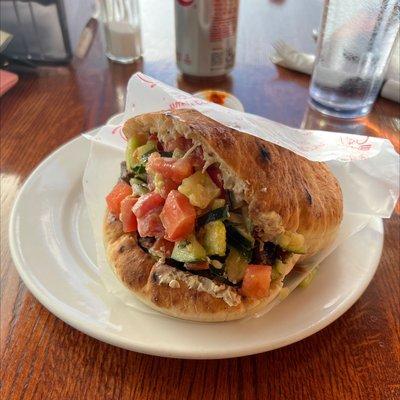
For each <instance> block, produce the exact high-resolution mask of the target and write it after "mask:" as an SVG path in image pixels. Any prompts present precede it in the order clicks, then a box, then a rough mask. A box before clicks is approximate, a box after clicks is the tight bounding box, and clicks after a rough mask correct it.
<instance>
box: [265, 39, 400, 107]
mask: <svg viewBox="0 0 400 400" xmlns="http://www.w3.org/2000/svg"><path fill="white" fill-rule="evenodd" d="M273 47H274V49H275V53H273V54H271V55H270V60H271V61H272V62H273V63H274V64H276V65H280V66H281V67H285V68H288V69H292V70H294V71H298V72H302V73H303V74H307V75H311V74H312V71H313V67H314V61H315V55H314V54H306V53H301V52H299V51H297V50H296V49H294V48H293V47H291V46H289V45H288V44H287V43H285V42H283V41H278V42H276V43H274V45H273ZM399 59H400V55H399V40H398V39H397V40H396V42H395V44H394V51H393V53H392V57H391V59H390V62H389V66H388V69H387V73H386V81H385V83H384V84H383V86H382V90H381V96H382V97H385V98H386V99H389V100H393V101H396V102H397V103H400V82H399V76H400V64H399Z"/></svg>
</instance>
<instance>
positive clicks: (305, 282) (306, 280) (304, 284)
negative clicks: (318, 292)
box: [299, 267, 318, 289]
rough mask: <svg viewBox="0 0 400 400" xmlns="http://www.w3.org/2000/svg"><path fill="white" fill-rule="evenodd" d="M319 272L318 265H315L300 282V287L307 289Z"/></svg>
mask: <svg viewBox="0 0 400 400" xmlns="http://www.w3.org/2000/svg"><path fill="white" fill-rule="evenodd" d="M317 272H318V267H315V268H314V269H313V270H312V271H311V272H310V273H309V274H308V275H307V276H306V277H305V278H304V279H303V280H302V281H301V283H300V285H299V286H300V287H301V288H303V289H305V288H306V287H308V286H309V285H310V283H311V281H312V280H313V279H314V278H315V275H317Z"/></svg>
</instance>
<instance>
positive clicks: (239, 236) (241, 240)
mask: <svg viewBox="0 0 400 400" xmlns="http://www.w3.org/2000/svg"><path fill="white" fill-rule="evenodd" d="M226 236H227V241H228V245H229V246H231V247H234V248H235V249H236V250H238V251H239V252H240V254H241V255H242V257H244V258H245V259H246V260H248V261H250V260H251V256H252V249H253V246H254V238H253V237H252V236H251V235H250V234H249V233H248V232H246V231H245V230H244V229H243V228H240V227H238V226H233V225H232V224H230V223H227V224H226Z"/></svg>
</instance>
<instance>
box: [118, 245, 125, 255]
mask: <svg viewBox="0 0 400 400" xmlns="http://www.w3.org/2000/svg"><path fill="white" fill-rule="evenodd" d="M124 251H125V246H124V245H123V244H122V245H121V246H119V247H118V253H120V254H121V253H123V252H124Z"/></svg>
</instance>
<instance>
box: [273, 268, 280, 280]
mask: <svg viewBox="0 0 400 400" xmlns="http://www.w3.org/2000/svg"><path fill="white" fill-rule="evenodd" d="M281 276H282V274H280V273H279V272H278V271H277V270H276V268H272V271H271V280H273V281H274V280H275V279H278V278H280V277H281Z"/></svg>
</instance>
